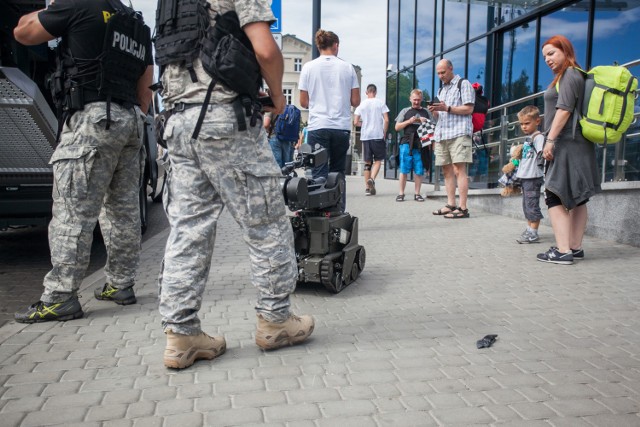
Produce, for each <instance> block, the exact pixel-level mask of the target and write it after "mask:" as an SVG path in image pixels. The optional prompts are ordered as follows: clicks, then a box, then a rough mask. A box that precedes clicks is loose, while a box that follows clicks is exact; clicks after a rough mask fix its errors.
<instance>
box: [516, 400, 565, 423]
mask: <svg viewBox="0 0 640 427" xmlns="http://www.w3.org/2000/svg"><path fill="white" fill-rule="evenodd" d="M509 406H510V407H511V409H513V410H514V411H516V412H517V413H518V414H519V415H520V416H521V417H522V418H524V419H525V420H543V419H547V418H554V417H556V416H557V414H556V413H555V412H554V411H552V410H551V409H550V408H549V407H548V406H546V405H544V404H543V403H539V402H524V403H513V404H511V405H509Z"/></svg>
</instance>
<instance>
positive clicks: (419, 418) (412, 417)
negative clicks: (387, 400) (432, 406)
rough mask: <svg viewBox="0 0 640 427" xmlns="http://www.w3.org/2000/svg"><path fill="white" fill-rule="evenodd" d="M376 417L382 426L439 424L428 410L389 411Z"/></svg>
mask: <svg viewBox="0 0 640 427" xmlns="http://www.w3.org/2000/svg"><path fill="white" fill-rule="evenodd" d="M374 419H375V420H376V421H377V422H378V424H379V425H380V426H382V427H396V426H406V427H421V426H435V425H437V423H436V421H435V420H434V419H433V418H432V417H431V416H430V414H429V413H428V412H426V411H425V412H423V411H400V412H387V413H384V414H378V415H376V416H375V417H374Z"/></svg>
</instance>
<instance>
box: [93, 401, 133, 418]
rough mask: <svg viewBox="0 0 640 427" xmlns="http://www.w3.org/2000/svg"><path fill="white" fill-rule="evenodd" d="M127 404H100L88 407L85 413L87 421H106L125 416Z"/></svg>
mask: <svg viewBox="0 0 640 427" xmlns="http://www.w3.org/2000/svg"><path fill="white" fill-rule="evenodd" d="M126 412H127V405H124V404H118V405H100V406H94V407H90V408H89V412H88V413H87V417H86V420H87V421H106V420H118V419H121V418H123V417H124V416H125V414H126Z"/></svg>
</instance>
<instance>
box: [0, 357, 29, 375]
mask: <svg viewBox="0 0 640 427" xmlns="http://www.w3.org/2000/svg"><path fill="white" fill-rule="evenodd" d="M36 366H37V363H36V362H33V361H32V362H20V363H12V364H9V365H2V366H0V375H2V376H10V375H14V374H24V373H28V372H32V371H33V370H34V369H35V368H36Z"/></svg>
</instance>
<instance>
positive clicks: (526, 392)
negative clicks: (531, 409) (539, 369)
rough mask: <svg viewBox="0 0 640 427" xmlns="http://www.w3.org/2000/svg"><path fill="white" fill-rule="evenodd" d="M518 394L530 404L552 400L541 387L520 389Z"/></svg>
mask: <svg viewBox="0 0 640 427" xmlns="http://www.w3.org/2000/svg"><path fill="white" fill-rule="evenodd" d="M518 392H519V393H520V394H522V395H523V396H524V397H526V398H527V400H529V401H530V402H544V401H546V400H551V395H550V394H549V393H547V392H546V391H544V390H543V389H542V388H539V387H518Z"/></svg>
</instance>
